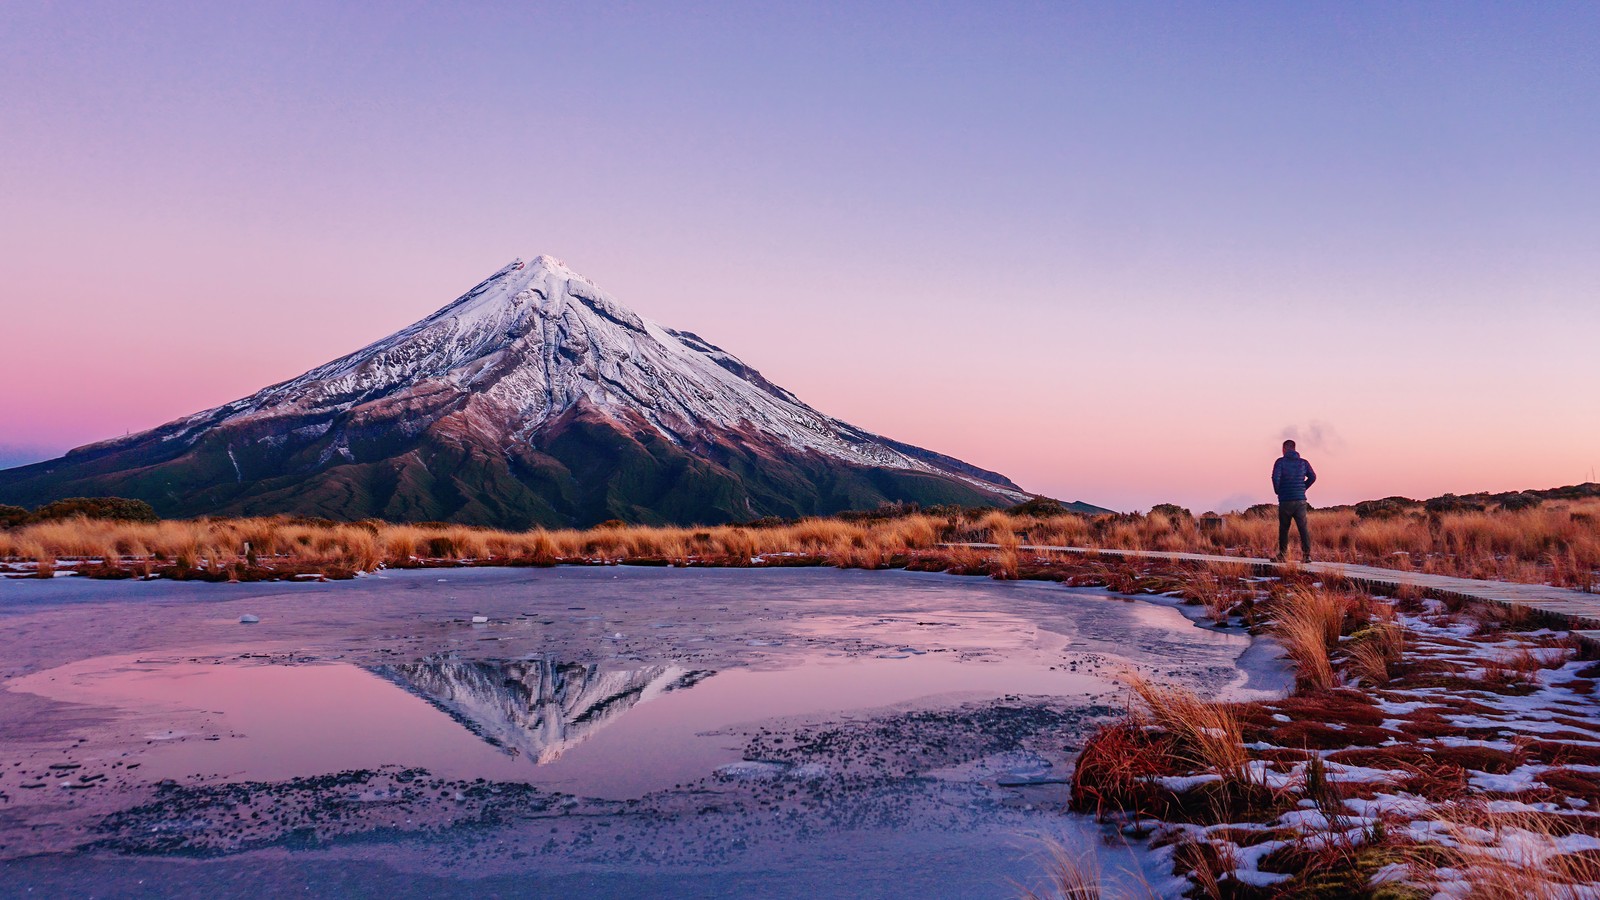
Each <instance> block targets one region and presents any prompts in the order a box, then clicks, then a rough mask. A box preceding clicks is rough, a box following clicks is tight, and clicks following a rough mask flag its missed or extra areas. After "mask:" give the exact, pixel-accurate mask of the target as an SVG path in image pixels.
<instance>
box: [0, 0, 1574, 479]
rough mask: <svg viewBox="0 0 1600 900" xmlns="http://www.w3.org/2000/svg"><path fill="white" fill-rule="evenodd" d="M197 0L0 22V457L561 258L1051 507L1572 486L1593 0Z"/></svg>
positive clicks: (151, 415)
mask: <svg viewBox="0 0 1600 900" xmlns="http://www.w3.org/2000/svg"><path fill="white" fill-rule="evenodd" d="M223 6H224V5H221V4H192V5H179V4H170V5H164V4H127V3H95V2H75V3H30V2H17V3H8V4H4V5H3V6H0V97H3V98H4V99H3V100H0V206H3V208H4V210H5V214H4V215H3V216H0V313H3V317H0V385H4V386H5V390H0V464H3V463H4V462H6V461H7V460H10V461H13V462H14V461H18V460H20V459H22V458H26V457H28V456H29V455H37V454H46V453H51V452H59V451H60V450H63V449H65V448H67V447H70V446H74V445H77V444H81V443H85V442H88V441H91V440H96V439H100V438H103V437H107V436H110V435H112V434H120V433H122V432H124V431H127V430H138V429H142V428H148V427H151V426H154V425H157V424H159V423H161V422H164V421H167V420H170V419H172V418H175V417H178V416H180V415H184V414H187V413H190V412H194V411H196V410H199V409H202V408H206V407H210V406H214V405H217V404H220V403H223V402H226V401H229V400H232V399H234V398H236V397H239V396H242V395H244V394H247V393H250V392H252V391H254V390H255V389H257V388H259V387H262V386H264V385H266V384H268V383H270V382H275V381H279V380H282V379H284V378H288V377H291V376H293V375H296V374H299V373H300V372H301V371H304V370H305V369H308V368H310V367H312V366H314V365H316V364H318V363H321V362H324V361H326V360H328V359H331V358H333V357H335V356H338V355H341V354H343V353H346V352H349V351H351V350H354V349H356V348H357V347H359V346H362V345H364V344H366V343H368V342H370V341H371V340H374V339H376V338H378V337H381V336H382V335H384V334H387V333H389V332H391V331H394V330H395V329H397V328H400V327H402V326H404V325H406V324H409V323H410V322H412V321H414V320H415V319H417V318H420V317H421V316H423V315H425V314H427V313H429V312H431V311H433V310H434V309H436V308H437V307H439V306H441V305H443V304H444V303H446V302H447V301H449V300H450V299H452V298H453V297H455V296H456V295H457V294H459V293H461V292H462V291H463V290H465V289H466V288H468V287H470V286H471V285H472V284H474V283H475V282H477V281H478V280H479V279H481V278H482V277H484V276H485V275H487V274H489V273H490V272H492V271H494V270H495V269H496V268H498V267H499V266H501V265H503V264H504V263H506V262H507V261H509V260H510V259H511V258H513V257H517V256H521V257H524V258H531V257H532V256H534V255H536V254H539V253H551V254H553V255H556V256H558V257H561V258H563V259H564V260H566V261H567V263H569V264H570V265H571V266H572V267H573V268H575V269H577V270H578V271H581V272H584V273H586V274H588V275H589V276H590V277H592V278H594V279H595V280H596V281H597V282H598V283H599V284H600V285H601V286H602V287H604V288H606V289H608V290H609V291H611V292H612V293H613V294H615V295H617V296H618V297H619V298H620V299H621V300H622V301H623V302H625V303H627V304H629V305H631V306H633V307H634V308H635V309H637V310H638V311H639V312H640V313H641V314H643V315H645V316H648V317H650V318H653V319H656V320H658V321H661V322H664V323H666V324H669V325H672V326H674V327H679V328H686V329H689V330H693V331H695V332H697V333H699V334H702V335H704V336H705V337H706V338H708V339H710V340H712V341H715V342H716V343H718V344H721V345H722V346H725V347H727V348H728V349H729V350H731V351H733V352H734V353H737V354H739V355H740V356H742V357H743V358H744V359H745V360H746V361H747V362H749V363H751V364H752V365H754V366H756V367H757V368H760V369H761V370H762V371H763V372H764V373H765V374H767V375H768V376H769V377H770V378H772V379H773V380H774V381H776V382H778V383H779V384H782V385H784V386H786V387H788V388H790V389H792V390H794V391H795V392H796V393H797V394H799V395H800V397H801V398H803V399H805V400H807V401H808V402H810V403H812V404H813V405H815V406H817V407H818V408H820V409H822V410H824V411H826V412H828V413H831V414H833V415H837V416H839V417H841V418H844V419H846V420H848V421H851V422H854V423H856V424H858V425H861V426H864V427H867V428H870V429H873V430H876V431H880V432H883V433H886V434H889V435H891V436H893V437H896V438H899V439H902V440H907V441H911V442H914V443H919V444H922V445H924V446H928V447H931V448H934V449H937V450H941V451H944V452H948V453H952V454H954V455H957V456H960V457H962V458H965V459H967V460H969V461H971V462H974V463H977V464H980V465H983V466H987V467H990V468H994V469H998V470H1000V471H1002V472H1005V473H1006V474H1008V475H1010V476H1012V477H1013V478H1015V479H1016V480H1017V481H1018V482H1020V483H1021V484H1023V485H1024V486H1025V487H1028V488H1030V489H1032V490H1036V491H1041V492H1044V493H1047V494H1052V495H1056V496H1062V497H1065V498H1068V499H1073V498H1080V497H1081V498H1083V499H1086V500H1090V501H1093V502H1097V503H1102V504H1105V505H1110V506H1115V507H1119V508H1136V507H1142V506H1148V505H1149V504H1151V503H1154V502H1161V501H1166V500H1174V501H1177V502H1180V503H1184V504H1185V505H1189V506H1193V507H1196V508H1212V507H1228V506H1237V505H1243V504H1246V503H1250V502H1258V501H1260V500H1263V499H1267V498H1268V495H1269V494H1270V491H1269V490H1267V486H1266V471H1267V469H1268V467H1269V466H1270V464H1271V459H1272V457H1273V456H1274V455H1275V454H1276V444H1277V442H1278V441H1279V440H1280V439H1281V438H1282V437H1283V436H1284V435H1285V434H1286V433H1293V434H1297V435H1299V436H1301V437H1302V438H1303V445H1304V449H1305V450H1306V452H1307V455H1308V456H1311V457H1312V458H1313V459H1314V460H1315V461H1316V462H1317V467H1318V470H1319V472H1320V473H1321V474H1322V475H1323V481H1322V482H1320V483H1319V485H1318V487H1317V489H1316V493H1317V494H1318V496H1315V497H1313V500H1314V501H1317V502H1322V503H1333V502H1340V501H1349V500H1355V499H1361V498H1364V497H1369V496H1381V495H1384V494H1391V493H1403V494H1409V495H1412V496H1430V495H1433V494H1437V493H1441V492H1444V491H1447V490H1448V491H1469V490H1479V489H1512V488H1523V487H1548V486H1552V485H1557V484H1568V483H1572V482H1576V481H1582V480H1586V479H1592V478H1594V477H1595V476H1594V474H1593V470H1594V469H1595V468H1596V467H1597V466H1600V390H1597V386H1600V362H1597V359H1600V353H1597V352H1596V351H1597V344H1600V297H1597V289H1600V252H1597V251H1600V91H1596V90H1595V86H1596V85H1600V5H1596V4H1560V3H1540V4H1518V5H1513V4H1505V5H1476V4H1463V3H1451V4H1437V5H1435V4H1420V3H1406V4H1393V3H1374V4H1356V3H1339V4H1293V5H1285V4H1245V5H1233V4H1220V5H1219V4H1211V5H1200V4H1170V5H1138V4H1095V5H1072V4H1057V3H1051V4H1002V3H974V4H966V5H962V4H930V3H906V4H872V5H870V8H869V9H867V10H865V11H864V10H863V9H862V8H861V5H859V4H848V5H839V6H833V7H821V6H816V5H812V4H806V5H800V4H793V5H785V6H779V7H772V6H767V5H757V4H729V5H726V6H712V5H696V6H673V7H666V6H663V5H659V4H650V5H640V6H637V7H635V6H610V7H602V6H598V5H596V4H574V5H570V6H556V5H550V6H545V7H540V8H536V9H529V8H527V7H525V6H524V5H507V6H505V7H497V6H494V5H489V4H475V5H473V7H472V8H473V10H474V11H472V12H461V11H455V10H445V9H442V8H430V7H425V6H422V5H413V4H397V3H387V4H372V5H370V6H361V5H357V4H341V5H338V6H337V7H335V6H334V5H333V4H329V3H310V4H292V3H277V4H240V5H239V6H252V7H255V8H254V9H253V10H242V11H241V10H234V9H224V8H223ZM228 6H231V5H228ZM763 6H765V8H760V7H763Z"/></svg>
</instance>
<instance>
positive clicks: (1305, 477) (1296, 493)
mask: <svg viewBox="0 0 1600 900" xmlns="http://www.w3.org/2000/svg"><path fill="white" fill-rule="evenodd" d="M1316 480H1317V473H1316V471H1315V470H1313V469H1312V468H1311V463H1309V462H1306V460H1305V459H1304V458H1303V457H1302V456H1301V455H1300V454H1299V453H1297V452H1295V449H1294V441H1284V442H1283V455H1282V456H1280V457H1278V461H1277V462H1275V463H1273V464H1272V489H1273V491H1275V492H1277V494H1278V557H1277V561H1278V562H1283V559H1284V557H1285V556H1287V555H1288V553H1289V523H1290V522H1291V521H1293V522H1294V524H1295V527H1296V528H1298V529H1299V530H1300V550H1301V552H1302V554H1303V555H1304V556H1305V559H1306V560H1307V561H1308V562H1309V561H1310V559H1311V532H1309V531H1307V530H1306V488H1308V487H1311V485H1313V484H1315V483H1316Z"/></svg>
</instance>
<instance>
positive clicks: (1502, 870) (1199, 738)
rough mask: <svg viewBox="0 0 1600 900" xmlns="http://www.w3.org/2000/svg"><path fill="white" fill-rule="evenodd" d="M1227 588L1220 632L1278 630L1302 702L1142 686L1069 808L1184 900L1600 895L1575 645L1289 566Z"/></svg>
mask: <svg viewBox="0 0 1600 900" xmlns="http://www.w3.org/2000/svg"><path fill="white" fill-rule="evenodd" d="M1174 574H1175V575H1176V577H1179V578H1185V579H1196V578H1206V579H1212V580H1215V579H1216V578H1217V577H1218V576H1217V573H1215V572H1203V571H1200V570H1196V569H1188V570H1182V571H1179V572H1176V573H1174ZM1231 577H1232V576H1224V578H1231ZM1233 587H1234V588H1236V589H1237V590H1238V591H1239V592H1240V593H1243V594H1247V595H1248V597H1247V598H1246V599H1241V600H1240V601H1239V602H1238V603H1236V604H1235V606H1234V607H1233V609H1232V610H1231V611H1230V613H1229V618H1228V619H1227V620H1228V621H1237V622H1241V623H1249V624H1252V625H1253V627H1254V628H1255V629H1257V630H1265V631H1269V632H1271V633H1273V634H1275V635H1277V636H1278V638H1279V640H1280V641H1282V642H1283V643H1284V644H1285V646H1286V648H1287V649H1288V650H1289V653H1290V657H1291V659H1292V661H1293V664H1294V667H1295V670H1296V674H1297V687H1296V690H1295V692H1294V693H1293V694H1292V695H1290V696H1288V697H1285V698H1282V699H1278V700H1267V701H1259V702H1249V703H1219V702H1215V701H1209V700H1205V699H1202V698H1200V697H1197V696H1195V695H1193V694H1190V693H1188V692H1186V691H1183V690H1181V689H1176V688H1172V687H1159V688H1157V687H1152V686H1151V685H1150V684H1149V683H1147V682H1145V681H1143V680H1140V679H1137V678H1135V679H1132V682H1131V686H1132V690H1133V692H1134V694H1135V696H1136V697H1138V698H1139V700H1140V702H1139V703H1137V704H1135V705H1134V706H1133V708H1132V709H1131V710H1130V712H1129V714H1128V717H1127V718H1126V719H1125V720H1123V721H1120V722H1115V723H1112V724H1110V725H1107V726H1106V727H1104V728H1102V729H1101V731H1100V732H1099V733H1097V734H1096V735H1095V736H1094V737H1093V738H1092V739H1091V740H1090V741H1089V743H1088V745H1087V746H1086V747H1085V748H1084V750H1083V752H1082V754H1081V756H1080V759H1079V764H1078V767H1077V770H1076V772H1075V774H1074V782H1073V804H1074V806H1075V807H1076V808H1077V809H1078V810H1080V811H1082V812H1085V813H1089V814H1092V815H1095V816H1097V817H1098V818H1099V819H1100V820H1102V821H1104V822H1106V823H1107V824H1109V825H1111V826H1113V827H1115V828H1116V829H1117V830H1118V831H1120V833H1121V834H1122V835H1123V836H1124V837H1125V838H1129V839H1140V840H1144V841H1146V842H1147V843H1148V845H1149V846H1150V847H1152V848H1155V849H1156V851H1157V852H1159V853H1162V854H1166V855H1167V856H1168V858H1170V860H1171V862H1172V865H1173V867H1174V870H1175V871H1176V872H1177V873H1178V874H1180V875H1182V876H1183V877H1184V878H1185V879H1187V881H1188V883H1189V885H1190V891H1189V896H1194V897H1215V898H1285V900H1286V898H1301V897H1312V898H1335V897H1368V898H1374V900H1378V898H1389V900H1393V898H1424V897H1431V896H1453V897H1484V898H1513V897H1516V898H1522V897H1539V898H1555V897H1562V898H1566V897H1572V898H1577V897H1592V896H1597V895H1600V813H1597V812H1596V809H1597V808H1600V755H1597V754H1596V752H1595V748H1596V747H1600V717H1597V716H1596V715H1595V709H1594V700H1593V697H1594V692H1595V688H1596V686H1597V680H1600V663H1596V662H1594V661H1592V656H1591V655H1590V653H1589V651H1587V650H1586V649H1585V648H1584V646H1583V645H1581V644H1580V643H1579V642H1578V641H1577V640H1576V639H1575V637H1574V636H1573V635H1570V634H1568V633H1566V632H1561V631H1552V630H1550V629H1549V628H1548V627H1544V625H1545V624H1546V623H1542V622H1537V621H1534V620H1533V619H1532V618H1531V617H1528V616H1522V615H1518V614H1515V613H1511V614H1507V613H1506V612H1504V611H1502V610H1499V609H1498V608H1487V607H1481V608H1480V607H1476V606H1467V605H1454V606H1452V605H1448V604H1446V603H1444V602H1441V601H1438V600H1433V599H1427V598H1421V597H1417V596H1399V597H1393V598H1388V597H1376V596H1373V595H1370V594H1367V593H1363V592H1361V591H1359V590H1356V589H1355V588H1354V587H1353V586H1352V585H1350V584H1346V583H1343V582H1342V581H1341V580H1339V579H1325V580H1323V581H1320V582H1319V581H1313V580H1312V579H1311V577H1310V576H1307V575H1305V574H1303V573H1299V572H1295V571H1293V570H1291V571H1288V572H1286V573H1284V574H1283V575H1281V576H1278V577H1272V576H1247V577H1244V578H1243V579H1242V581H1241V582H1240V583H1237V584H1234V585H1233ZM1190 602H1196V603H1198V602H1199V601H1197V600H1193V599H1191V600H1190ZM1075 862H1076V863H1079V865H1078V870H1079V871H1083V872H1092V871H1093V870H1094V867H1093V864H1092V861H1091V862H1090V863H1083V862H1082V861H1081V860H1075Z"/></svg>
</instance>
